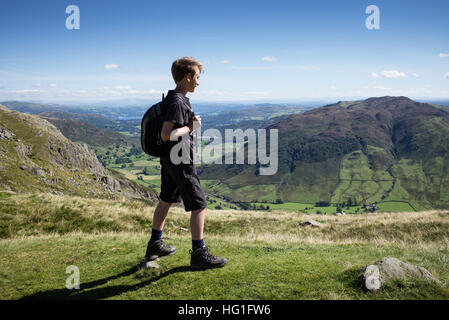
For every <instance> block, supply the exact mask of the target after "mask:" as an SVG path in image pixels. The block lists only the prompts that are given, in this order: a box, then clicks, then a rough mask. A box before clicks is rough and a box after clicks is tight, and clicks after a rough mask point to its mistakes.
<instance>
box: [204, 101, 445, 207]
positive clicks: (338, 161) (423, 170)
mask: <svg viewBox="0 0 449 320" xmlns="http://www.w3.org/2000/svg"><path fill="white" fill-rule="evenodd" d="M267 129H278V130H279V144H278V148H279V153H278V159H279V169H278V172H277V173H276V174H275V175H272V176H258V175H257V168H256V166H254V165H208V166H203V167H202V168H200V170H199V172H200V175H201V177H202V178H203V179H207V180H218V181H219V182H218V183H215V184H213V187H212V188H211V189H210V190H211V191H213V192H216V193H218V194H220V193H221V194H222V195H225V196H228V197H230V198H232V199H234V200H241V201H245V200H246V201H256V200H257V201H262V200H269V201H274V200H275V199H281V200H282V201H284V202H287V201H289V202H300V203H315V202H319V201H327V202H331V203H341V202H343V201H348V200H351V201H352V202H353V203H354V202H357V203H359V204H362V203H372V202H381V201H405V202H408V203H409V204H410V205H411V206H412V207H413V208H415V209H427V208H448V207H449V112H448V108H446V107H440V106H436V105H432V104H427V103H419V102H415V101H413V100H411V99H409V98H406V97H380V98H370V99H367V100H363V101H352V102H351V101H341V102H338V103H336V104H332V105H327V106H323V107H320V108H316V109H313V110H309V111H307V112H304V113H302V114H295V115H291V116H289V117H288V118H286V119H284V120H282V121H280V122H278V123H276V124H273V125H270V126H268V127H267Z"/></svg>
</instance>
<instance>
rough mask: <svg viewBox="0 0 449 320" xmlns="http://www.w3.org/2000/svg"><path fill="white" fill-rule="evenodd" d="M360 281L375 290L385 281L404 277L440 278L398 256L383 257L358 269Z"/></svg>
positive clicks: (363, 286)
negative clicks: (401, 259) (397, 257)
mask: <svg viewBox="0 0 449 320" xmlns="http://www.w3.org/2000/svg"><path fill="white" fill-rule="evenodd" d="M358 274H359V281H360V283H361V285H362V288H363V289H364V290H366V291H370V292H375V291H377V290H379V289H380V288H381V287H382V286H383V285H384V284H385V283H387V282H389V281H392V280H395V279H404V278H415V279H427V280H430V281H436V282H438V280H437V279H436V278H435V277H434V276H433V275H432V274H431V273H430V272H429V271H428V270H427V269H425V268H423V267H420V266H414V265H412V264H408V263H405V262H402V261H400V260H398V259H396V258H391V257H387V258H383V259H381V260H379V261H377V262H375V263H373V264H370V265H367V266H365V267H362V268H360V269H359V270H358Z"/></svg>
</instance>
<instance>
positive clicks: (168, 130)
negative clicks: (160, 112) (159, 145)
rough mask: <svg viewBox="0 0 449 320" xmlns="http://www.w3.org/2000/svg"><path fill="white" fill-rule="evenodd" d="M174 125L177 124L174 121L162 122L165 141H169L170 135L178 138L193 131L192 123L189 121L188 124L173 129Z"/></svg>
mask: <svg viewBox="0 0 449 320" xmlns="http://www.w3.org/2000/svg"><path fill="white" fill-rule="evenodd" d="M174 126H175V123H174V122H171V121H164V123H163V124H162V132H161V139H162V141H164V142H166V141H169V140H170V137H171V138H172V139H175V140H176V139H177V138H178V137H180V136H183V135H185V134H188V133H190V132H191V131H192V123H189V125H188V126H184V127H181V128H178V129H175V130H173V127H174Z"/></svg>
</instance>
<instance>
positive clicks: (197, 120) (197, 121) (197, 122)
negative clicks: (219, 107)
mask: <svg viewBox="0 0 449 320" xmlns="http://www.w3.org/2000/svg"><path fill="white" fill-rule="evenodd" d="M199 127H201V116H193V117H192V118H191V119H190V122H189V129H190V132H192V131H193V130H196V129H198V128H199Z"/></svg>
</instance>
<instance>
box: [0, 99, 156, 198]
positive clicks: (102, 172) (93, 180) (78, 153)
mask: <svg viewBox="0 0 449 320" xmlns="http://www.w3.org/2000/svg"><path fill="white" fill-rule="evenodd" d="M0 190H10V191H14V192H52V193H55V194H72V195H79V196H85V197H99V198H112V199H117V198H121V197H126V198H130V197H142V198H146V199H149V200H152V201H155V200H156V199H157V195H156V194H155V192H154V191H153V190H152V189H149V188H147V187H145V186H141V185H139V184H138V183H135V182H132V181H130V180H128V179H126V178H125V177H123V176H121V175H119V174H118V173H115V172H113V171H110V170H107V169H105V168H104V167H103V166H102V165H101V163H100V162H99V161H98V159H97V157H96V156H95V154H94V153H93V152H92V151H90V150H89V149H88V146H87V145H86V144H84V143H74V142H72V141H70V140H69V139H67V138H66V137H65V136H64V135H63V134H62V133H61V132H60V131H59V130H58V129H57V128H56V127H55V126H54V125H52V124H51V123H49V122H48V121H47V120H45V119H43V118H40V117H38V116H35V115H28V114H24V113H20V112H17V111H11V110H8V109H7V108H5V107H3V106H1V105H0Z"/></svg>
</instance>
